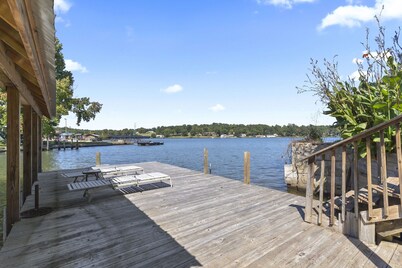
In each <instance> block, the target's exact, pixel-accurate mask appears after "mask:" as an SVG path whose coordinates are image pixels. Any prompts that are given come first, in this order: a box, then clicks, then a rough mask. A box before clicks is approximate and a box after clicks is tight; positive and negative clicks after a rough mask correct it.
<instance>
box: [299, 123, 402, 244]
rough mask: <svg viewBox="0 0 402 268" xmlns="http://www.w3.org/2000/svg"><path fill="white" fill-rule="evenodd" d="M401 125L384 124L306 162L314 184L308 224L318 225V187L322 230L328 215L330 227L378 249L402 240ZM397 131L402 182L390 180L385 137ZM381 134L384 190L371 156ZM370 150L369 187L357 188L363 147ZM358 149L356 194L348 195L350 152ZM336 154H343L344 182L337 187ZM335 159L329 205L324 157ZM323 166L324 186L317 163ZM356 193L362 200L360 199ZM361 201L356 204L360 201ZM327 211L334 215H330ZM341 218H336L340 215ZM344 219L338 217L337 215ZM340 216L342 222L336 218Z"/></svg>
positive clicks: (308, 190) (308, 198) (308, 194)
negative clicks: (375, 178) (376, 136)
mask: <svg viewBox="0 0 402 268" xmlns="http://www.w3.org/2000/svg"><path fill="white" fill-rule="evenodd" d="M401 122H402V115H400V116H398V117H395V118H393V119H392V120H390V121H388V122H385V123H382V124H379V125H377V126H375V127H373V128H370V129H368V130H365V131H364V132H362V133H360V134H358V135H355V136H353V137H351V138H348V139H345V140H342V141H340V142H338V143H335V144H333V145H331V146H329V147H327V148H324V149H322V150H320V151H318V152H315V153H314V154H312V155H310V156H308V157H307V158H305V159H304V161H308V164H309V176H308V177H309V179H308V182H307V186H306V210H305V221H306V222H309V223H313V208H314V206H313V198H314V185H315V184H317V183H319V188H318V193H319V194H318V195H319V202H318V207H317V210H318V215H317V216H318V217H317V224H319V225H321V224H322V223H323V219H322V217H323V213H325V214H327V215H328V217H329V225H330V226H334V225H339V226H341V227H342V228H340V229H341V230H342V231H343V232H344V233H346V234H348V235H352V236H355V237H358V238H360V239H361V240H363V241H365V240H366V241H367V242H370V243H373V241H375V242H377V243H379V242H380V241H381V240H384V239H385V240H390V239H392V238H393V237H399V239H402V237H401V236H402V235H401V233H402V195H401V192H402V149H401V125H400V124H401ZM389 128H392V130H393V131H395V133H396V135H395V140H394V142H395V148H396V149H395V150H396V155H397V165H398V177H389V176H388V175H387V159H386V150H385V139H384V131H388V130H389ZM374 134H379V137H380V142H379V143H378V148H379V150H377V163H378V166H379V168H380V169H379V170H380V176H379V177H380V181H381V182H380V184H377V183H373V180H372V166H371V163H372V162H371V161H372V155H373V154H372V152H371V147H372V144H373V143H374V142H373V135H374ZM359 143H360V144H361V143H363V144H365V145H366V151H367V155H366V157H365V158H366V162H367V166H366V168H367V178H368V179H367V184H366V185H358V182H359V178H358V176H359V172H358V160H359V154H358V144H359ZM348 148H352V149H353V164H352V165H351V166H352V171H353V188H352V189H350V190H349V191H347V189H346V188H347V186H346V174H347V171H346V161H347V157H346V151H347V149H348ZM337 149H341V150H342V154H341V158H342V180H341V185H336V180H335V177H336V174H335V171H336V169H335V164H336V153H335V151H336V150H337ZM326 154H327V155H328V154H330V155H331V156H330V158H331V175H330V178H329V179H327V181H328V182H329V183H330V199H329V200H328V201H327V202H326V203H328V205H327V206H325V204H324V198H323V197H324V194H323V192H324V186H323V182H324V181H325V179H326V178H325V176H324V170H325V155H326ZM316 161H319V162H320V163H317V165H318V166H320V170H321V174H320V178H319V180H317V182H315V176H314V173H315V169H314V165H315V162H316ZM338 187H339V188H341V192H342V193H341V195H340V196H335V189H336V188H338ZM356 193H357V194H356ZM356 196H357V198H356ZM326 207H328V208H329V209H328V210H326ZM336 212H337V214H335V213H336ZM338 213H339V214H338ZM336 215H339V216H338V217H335V216H336Z"/></svg>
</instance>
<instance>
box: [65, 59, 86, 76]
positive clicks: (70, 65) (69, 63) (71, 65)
mask: <svg viewBox="0 0 402 268" xmlns="http://www.w3.org/2000/svg"><path fill="white" fill-rule="evenodd" d="M65 63H66V70H67V71H70V72H75V71H77V72H81V73H87V72H88V70H87V68H86V67H85V66H82V65H81V63H79V62H76V61H73V60H69V59H66V60H65Z"/></svg>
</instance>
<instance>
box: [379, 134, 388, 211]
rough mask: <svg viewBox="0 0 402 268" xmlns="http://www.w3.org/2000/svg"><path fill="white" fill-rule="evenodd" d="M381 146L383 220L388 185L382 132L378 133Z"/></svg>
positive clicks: (386, 203)
mask: <svg viewBox="0 0 402 268" xmlns="http://www.w3.org/2000/svg"><path fill="white" fill-rule="evenodd" d="M380 146H381V182H382V183H383V184H382V185H383V198H384V215H383V217H384V218H387V217H388V184H387V156H386V155H385V154H386V152H385V140H384V130H381V131H380Z"/></svg>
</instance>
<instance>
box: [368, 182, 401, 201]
mask: <svg viewBox="0 0 402 268" xmlns="http://www.w3.org/2000/svg"><path fill="white" fill-rule="evenodd" d="M372 188H373V190H374V191H376V192H377V193H379V194H383V192H384V187H383V185H373V186H372ZM387 188H388V196H390V197H395V198H399V197H400V195H401V193H400V189H399V178H398V177H389V178H387Z"/></svg>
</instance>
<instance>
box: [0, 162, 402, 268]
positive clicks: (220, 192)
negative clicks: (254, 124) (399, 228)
mask: <svg viewBox="0 0 402 268" xmlns="http://www.w3.org/2000/svg"><path fill="white" fill-rule="evenodd" d="M136 165H138V166H141V167H143V168H144V170H145V171H146V172H156V171H157V172H163V173H166V174H168V175H170V176H171V177H172V180H173V184H174V187H173V188H171V187H159V188H157V189H150V190H147V191H143V192H137V193H127V194H125V195H123V194H122V193H120V192H118V191H113V190H112V189H111V188H105V189H102V190H99V191H97V192H95V193H94V194H93V199H92V201H91V203H88V202H87V201H86V199H84V198H82V193H81V192H69V191H68V190H67V183H69V182H71V179H67V178H64V177H62V176H60V175H59V174H58V173H44V174H42V175H41V176H40V179H39V180H40V187H41V190H40V193H41V196H40V204H41V206H47V207H52V208H54V211H53V212H52V213H50V214H48V215H46V216H41V217H36V218H32V219H23V220H21V221H20V222H18V223H17V224H16V225H15V226H14V227H13V229H12V231H11V234H10V236H9V237H8V239H7V241H6V243H5V244H4V247H3V248H2V249H1V251H0V264H1V265H0V266H2V267H105V266H113V267H159V266H163V267H194V266H206V267H224V266H236V267H245V266H249V267H292V266H295V267H363V266H364V267H387V266H390V267H402V245H398V244H392V243H387V242H383V243H382V244H381V245H380V246H375V245H374V246H368V245H365V244H364V243H361V242H360V241H358V240H356V239H353V238H348V237H346V236H344V235H341V234H339V233H336V232H334V231H333V230H331V229H328V228H323V227H318V226H316V225H313V224H307V223H305V222H304V221H303V214H304V202H305V199H304V198H303V197H300V196H295V195H291V194H287V193H283V192H279V191H276V190H271V189H267V188H263V187H259V186H254V185H244V184H243V183H241V182H239V181H235V180H231V179H227V178H223V177H219V176H216V175H204V174H201V173H199V172H195V171H191V170H188V169H184V168H179V167H175V166H171V165H167V164H161V163H156V162H149V163H136ZM159 186H162V185H159ZM150 188H153V186H151V187H150ZM32 199H33V197H32V196H31V197H29V198H28V200H27V202H26V204H25V206H24V209H25V210H26V209H30V208H32V207H33V200H32Z"/></svg>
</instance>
